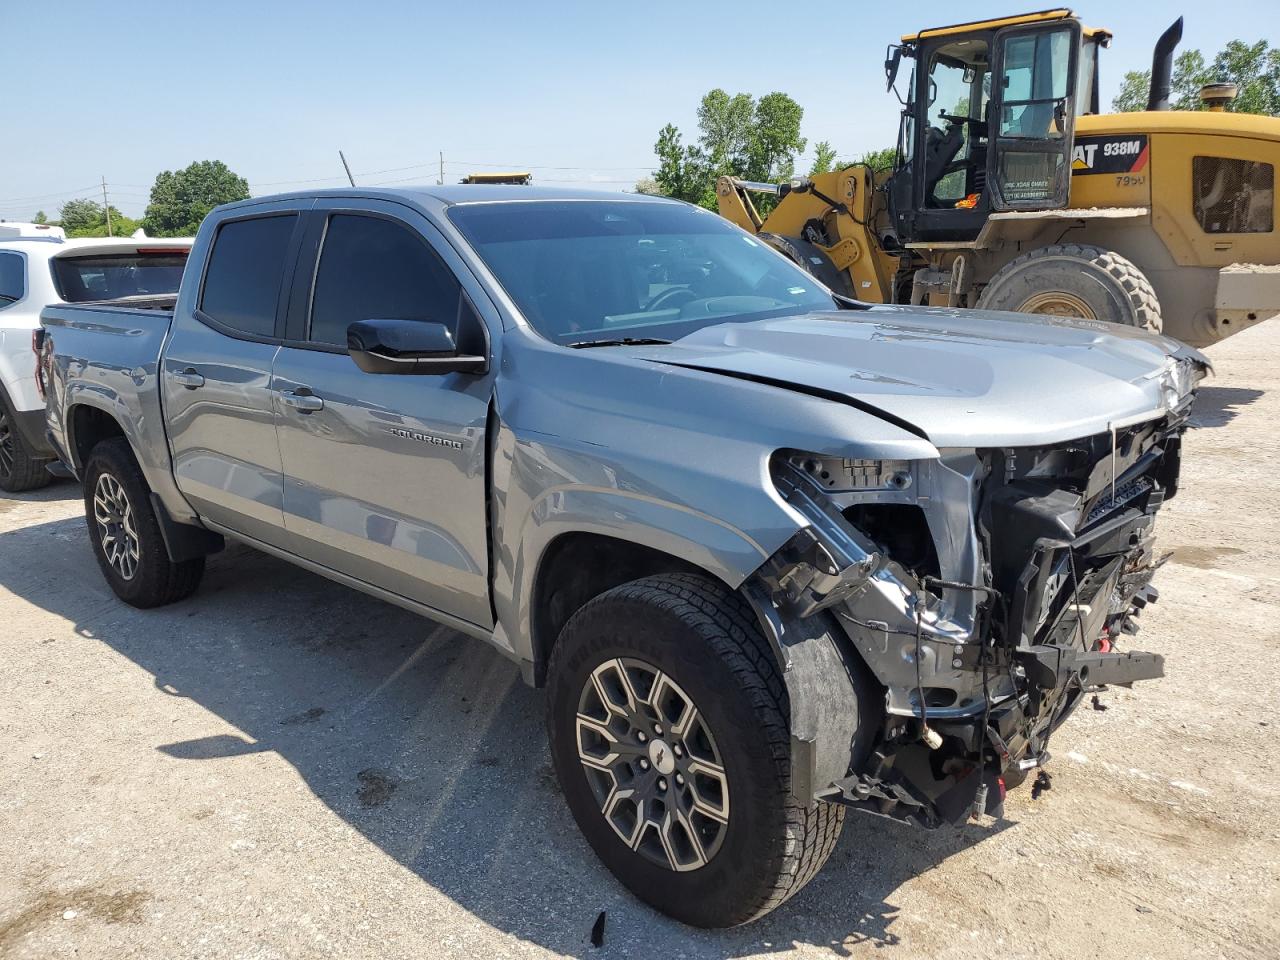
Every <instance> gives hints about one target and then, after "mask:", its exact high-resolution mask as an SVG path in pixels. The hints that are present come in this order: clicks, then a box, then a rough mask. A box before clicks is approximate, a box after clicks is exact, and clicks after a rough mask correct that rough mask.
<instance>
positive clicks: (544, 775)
mask: <svg viewBox="0 0 1280 960" xmlns="http://www.w3.org/2000/svg"><path fill="white" fill-rule="evenodd" d="M35 548H38V549H39V550H41V551H43V553H42V554H41V561H40V562H39V563H38V564H32V563H29V562H25V561H23V560H22V558H23V557H24V556H30V555H31V551H32V550H33V549H35ZM51 574H56V575H51ZM0 584H2V585H3V586H4V587H5V588H7V589H8V590H10V591H12V592H13V593H14V594H16V595H18V596H21V597H23V598H25V599H26V600H28V601H29V602H31V603H33V604H37V605H39V606H40V607H42V608H44V609H46V610H48V611H50V612H53V613H56V614H58V615H60V616H62V617H65V618H66V619H68V620H69V621H71V622H73V623H74V624H75V629H76V630H77V632H78V633H79V634H80V635H81V636H83V637H85V638H88V639H92V640H95V641H97V642H100V643H104V644H107V645H108V646H109V647H111V648H112V649H113V650H115V651H117V652H119V653H120V654H122V655H124V656H125V657H127V658H128V659H130V660H131V661H133V662H134V663H136V664H137V665H138V666H139V667H141V668H142V669H143V670H145V671H146V672H147V673H148V674H149V675H150V676H151V677H152V678H153V683H154V687H155V690H156V691H158V693H159V694H160V695H164V696H172V697H186V698H190V699H191V700H193V701H194V702H196V703H198V704H199V705H201V706H202V707H203V708H205V709H206V710H209V711H211V712H212V713H214V714H216V715H217V716H219V717H221V718H222V719H224V720H225V721H226V722H227V723H229V724H231V725H232V726H234V727H235V728H236V729H237V730H238V731H239V734H238V735H230V734H222V735H218V736H213V737H208V738H203V739H197V740H189V741H183V742H177V743H174V742H169V741H168V740H167V739H166V736H165V734H166V731H165V730H164V729H162V728H156V729H146V728H145V727H144V728H140V729H139V730H138V732H137V736H138V737H139V738H141V739H143V740H144V741H145V740H148V739H149V740H150V741H151V742H152V743H153V745H154V748H155V749H156V750H158V751H161V752H162V753H163V754H165V755H166V756H168V757H173V758H178V759H180V760H182V761H183V762H189V763H193V764H197V763H201V762H203V761H205V760H208V759H215V758H222V757H228V756H235V755H240V754H245V753H255V752H262V751H273V752H275V753H277V754H279V756H280V757H282V758H283V759H285V760H286V761H287V762H288V763H290V764H291V765H292V766H293V767H294V768H295V769H296V770H297V772H298V773H299V775H300V776H301V777H302V778H303V780H304V781H305V782H306V784H307V785H308V787H309V788H310V789H311V790H312V791H313V792H314V793H315V795H316V797H318V798H319V799H320V800H321V801H323V802H324V803H325V804H326V805H327V806H328V807H329V809H330V810H332V811H333V813H334V814H336V815H337V816H339V817H341V818H343V819H344V820H345V821H346V822H347V823H349V824H350V825H351V826H353V827H354V828H355V829H357V830H359V831H360V832H361V833H362V834H363V835H364V836H365V837H367V838H368V839H369V840H370V841H372V842H373V843H375V844H377V845H378V847H380V848H381V849H382V850H383V851H385V852H386V853H387V854H388V855H390V856H391V857H393V858H395V860H396V861H398V862H399V863H400V864H402V865H403V866H405V867H407V868H408V869H410V870H412V871H413V872H414V873H415V874H416V875H417V876H418V877H420V878H421V880H422V882H423V883H425V884H428V885H430V886H431V887H433V888H435V889H436V890H438V891H440V892H441V893H443V894H444V895H446V896H448V897H449V898H450V899H452V900H453V901H454V902H455V903H457V904H459V905H460V906H461V907H463V908H464V909H466V910H467V911H469V912H470V913H471V914H473V915H474V916H475V917H477V918H479V919H480V920H482V921H483V922H485V923H487V924H490V925H492V926H493V927H495V928H497V929H500V930H502V931H505V932H506V933H508V934H510V935H512V936H515V937H518V938H520V939H522V940H526V941H530V942H532V943H535V944H537V945H540V946H542V947H544V948H546V949H549V950H552V951H555V952H557V953H564V954H569V955H573V956H588V955H589V956H593V957H594V956H619V957H621V956H632V955H638V954H639V953H641V952H642V951H643V952H646V953H656V954H658V955H669V956H684V957H702V956H706V957H732V956H741V955H744V954H755V953H771V952H779V953H781V952H787V951H789V950H791V949H792V948H793V947H794V946H795V945H797V944H811V945H817V946H822V947H826V948H828V949H831V950H832V951H834V952H836V953H838V954H844V953H847V952H849V951H851V950H852V949H854V948H855V947H856V946H858V945H859V944H870V945H873V946H890V945H894V944H896V943H898V942H899V935H898V934H897V933H896V932H895V929H894V924H895V921H896V919H897V914H898V909H897V907H895V905H894V902H893V901H894V893H895V891H896V890H897V889H898V888H899V887H900V886H901V885H902V884H903V883H904V882H905V881H907V880H908V879H910V878H912V877H914V876H916V875H918V874H921V873H924V872H926V871H928V870H930V869H931V868H933V867H934V866H935V865H937V864H938V863H940V862H941V861H942V860H944V859H946V858H948V857H950V856H951V855H953V854H956V853H958V852H960V851H962V850H964V849H966V848H968V847H970V846H972V845H974V844H976V843H979V842H980V841H981V840H982V839H983V838H984V837H986V836H990V835H991V831H990V830H989V829H987V828H977V827H974V828H965V829H963V830H957V831H951V830H944V831H938V832H932V833H930V832H922V831H916V830H912V829H909V828H907V827H903V826H900V825H898V824H896V823H892V822H889V821H883V820H878V819H873V818H870V817H852V816H851V817H850V818H849V821H848V823H847V825H846V828H845V832H844V837H843V839H842V841H841V842H840V845H839V847H838V848H837V851H836V853H835V855H834V856H833V858H832V860H831V862H830V863H829V864H828V866H827V868H826V869H825V871H823V873H822V874H821V875H820V876H819V878H818V879H817V880H815V881H814V882H813V883H812V884H810V886H809V887H808V888H807V889H806V890H805V891H803V892H802V893H801V894H799V895H798V896H797V897H796V898H794V899H793V900H792V901H790V902H789V903H788V904H786V905H784V906H783V907H782V908H780V909H779V910H777V911H776V912H775V913H773V914H771V915H770V916H768V917H766V918H765V919H764V920H762V921H760V922H759V923H756V924H753V925H750V926H747V927H743V928H738V929H735V930H730V931H701V930H694V929H691V928H688V927H685V926H682V925H680V924H678V923H675V922H673V921H670V920H667V919H666V918H664V917H661V916H660V915H658V914H656V913H654V912H653V911H651V910H649V909H648V908H647V907H645V906H644V905H643V904H641V903H639V902H638V901H636V900H635V899H634V898H632V897H631V896H630V895H629V894H628V893H627V892H626V891H625V890H624V889H623V888H622V887H621V886H620V885H619V884H618V883H617V882H616V881H615V880H614V879H613V878H612V876H611V875H610V874H609V873H608V872H607V871H606V870H605V869H604V868H603V867H602V866H601V865H600V864H599V862H598V861H597V860H596V858H595V856H594V855H593V854H592V852H591V850H590V848H589V847H588V846H587V844H586V842H585V841H584V840H583V839H582V838H581V836H580V835H579V833H578V831H577V828H576V826H575V825H574V823H573V820H572V818H571V816H570V815H569V812H568V810H567V808H566V807H565V805H564V804H563V802H562V800H561V797H560V793H559V789H558V787H557V786H556V783H555V778H554V776H553V774H552V771H551V768H550V765H549V756H548V753H547V749H546V745H545V737H544V732H543V724H542V709H543V701H542V694H541V693H540V692H538V691H534V690H530V689H528V688H527V687H525V686H524V684H523V683H521V681H520V680H519V677H518V672H517V670H516V667H515V666H514V665H512V664H511V663H509V662H508V661H506V660H505V659H503V658H502V657H501V656H500V655H499V654H498V653H496V652H495V651H493V650H491V649H489V648H488V647H486V646H485V645H484V644H481V643H478V642H475V641H472V640H468V639H466V638H464V637H462V636H461V635H459V634H457V633H454V632H453V631H451V630H448V629H446V628H444V627H440V626H437V625H434V624H432V623H430V622H428V621H425V620H422V619H420V618H418V617H415V616H413V615H411V614H409V613H406V612H404V611H401V610H399V609H397V608H394V607H391V606H389V605H386V604H383V603H381V602H379V601H376V600H373V599H371V598H367V597H365V596H363V595H361V594H359V593H356V592H354V591H351V590H349V589H347V588H344V587H341V586H338V585H335V584H333V583H330V582H329V581H327V580H324V579H322V578H320V577H318V576H314V575H312V574H309V573H307V572H305V571H302V570H300V569H298V568H295V567H293V566H291V565H289V564H286V563H284V562H281V561H278V560H275V559H273V558H270V557H267V556H265V555H263V554H260V553H257V552H256V551H252V550H249V549H246V548H242V547H238V546H233V547H230V548H228V550H227V551H226V552H225V553H223V554H221V555H219V556H217V557H215V558H213V559H212V561H211V562H210V565H209V569H208V573H207V575H206V579H205V582H204V584H203V585H202V587H201V589H200V591H199V592H198V593H197V594H196V595H195V596H194V597H192V598H191V599H189V600H187V601H184V602H182V603H179V604H175V605H174V606H171V607H167V608H163V609H160V610H154V611H145V612H144V611H138V610H134V609H132V608H129V607H127V606H125V605H123V604H121V603H119V602H118V601H116V600H115V598H114V597H113V596H112V595H111V594H110V592H109V590H108V588H107V587H106V585H105V583H104V582H103V581H102V579H101V577H100V575H99V573H98V570H97V568H96V566H95V564H94V561H93V558H92V556H91V554H90V551H89V547H88V540H87V537H86V535H85V533H84V524H83V521H82V520H80V519H79V518H78V517H76V518H71V519H65V520H58V521H54V522H49V523H43V524H37V525H33V526H29V527H25V528H22V529H19V530H14V531H11V532H6V533H3V534H0ZM178 775H181V774H178ZM104 815H109V811H104ZM601 911H607V914H608V920H607V925H606V928H605V944H604V949H595V948H593V947H592V946H591V943H590V931H591V927H592V925H593V923H594V922H595V920H596V918H597V916H598V914H599V913H600V912H601Z"/></svg>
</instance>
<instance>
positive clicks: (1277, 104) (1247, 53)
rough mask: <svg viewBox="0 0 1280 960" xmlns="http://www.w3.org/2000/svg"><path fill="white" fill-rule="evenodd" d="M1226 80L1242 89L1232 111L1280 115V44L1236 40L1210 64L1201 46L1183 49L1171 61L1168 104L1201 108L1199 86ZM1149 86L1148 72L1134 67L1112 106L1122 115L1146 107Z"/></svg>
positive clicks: (1126, 77)
mask: <svg viewBox="0 0 1280 960" xmlns="http://www.w3.org/2000/svg"><path fill="white" fill-rule="evenodd" d="M1223 80H1225V81H1227V82H1230V83H1234V84H1236V86H1237V87H1239V96H1237V97H1236V100H1235V102H1234V103H1232V104H1230V105H1229V106H1228V107H1227V109H1228V110H1230V111H1232V112H1235V113H1261V114H1266V115H1267V116H1272V117H1275V116H1280V48H1273V47H1271V45H1270V44H1269V43H1268V42H1267V41H1266V40H1259V41H1257V42H1256V43H1252V44H1249V43H1245V42H1244V41H1243V40H1232V41H1231V42H1230V43H1228V44H1227V45H1226V47H1225V48H1223V49H1222V50H1221V51H1220V52H1219V53H1218V55H1217V56H1216V57H1214V58H1213V63H1211V64H1206V63H1205V60H1204V55H1203V54H1202V53H1201V52H1200V51H1199V50H1184V51H1183V52H1182V53H1180V54H1178V56H1177V58H1176V59H1175V60H1174V62H1173V78H1172V87H1173V90H1172V96H1171V97H1170V102H1171V104H1172V105H1173V108H1174V109H1175V110H1203V109H1204V104H1203V103H1202V102H1201V101H1200V88H1201V87H1203V86H1204V85H1205V84H1207V83H1217V82H1219V81H1223ZM1150 89H1151V73H1150V71H1147V70H1131V71H1130V72H1128V73H1126V74H1125V75H1124V81H1123V82H1122V83H1121V85H1120V93H1119V94H1118V95H1117V96H1116V98H1115V99H1114V100H1113V101H1112V102H1111V106H1112V109H1114V110H1116V111H1118V112H1120V113H1129V112H1132V111H1135V110H1145V109H1146V108H1147V93H1148V91H1149V90H1150Z"/></svg>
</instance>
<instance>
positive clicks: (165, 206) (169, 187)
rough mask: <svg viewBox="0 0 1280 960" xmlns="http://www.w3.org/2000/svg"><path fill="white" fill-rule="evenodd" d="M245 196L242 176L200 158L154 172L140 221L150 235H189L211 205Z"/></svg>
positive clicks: (217, 163)
mask: <svg viewBox="0 0 1280 960" xmlns="http://www.w3.org/2000/svg"><path fill="white" fill-rule="evenodd" d="M248 197H249V183H248V181H246V180H245V179H244V177H241V176H237V175H236V174H235V173H234V172H232V171H231V170H230V168H228V167H227V165H226V164H225V163H223V162H222V161H221V160H200V161H198V162H196V163H193V164H191V165H190V166H189V167H187V168H186V169H185V170H165V171H164V172H162V173H160V174H159V175H157V176H156V182H155V185H154V186H152V188H151V202H150V203H148V204H147V213H146V216H145V217H144V218H143V220H142V224H143V226H144V227H145V228H146V231H147V233H148V234H150V235H151V236H153V237H180V236H190V235H191V234H193V233H195V232H196V228H197V227H199V226H200V221H201V220H203V219H204V218H205V216H206V215H207V214H208V213H209V211H210V210H212V209H213V208H214V207H216V206H218V205H219V204H222V203H232V202H233V201H236V200H247V199H248Z"/></svg>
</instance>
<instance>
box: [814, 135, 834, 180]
mask: <svg viewBox="0 0 1280 960" xmlns="http://www.w3.org/2000/svg"><path fill="white" fill-rule="evenodd" d="M835 168H836V148H835V147H833V146H832V145H831V143H830V141H827V140H819V141H818V142H817V143H815V144H814V145H813V166H811V167H810V168H809V176H811V177H812V176H813V175H814V174H815V173H830V172H831V171H832V170H834V169H835Z"/></svg>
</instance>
